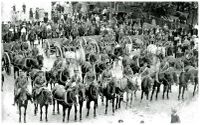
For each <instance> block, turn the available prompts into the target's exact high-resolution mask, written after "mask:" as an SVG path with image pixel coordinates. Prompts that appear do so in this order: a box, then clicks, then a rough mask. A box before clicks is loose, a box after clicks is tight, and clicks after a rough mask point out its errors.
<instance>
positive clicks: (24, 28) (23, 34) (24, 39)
mask: <svg viewBox="0 0 200 125" xmlns="http://www.w3.org/2000/svg"><path fill="white" fill-rule="evenodd" d="M26 33H27V32H26V25H25V24H23V25H22V29H21V39H22V41H23V42H25V41H26Z"/></svg>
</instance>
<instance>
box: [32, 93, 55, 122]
mask: <svg viewBox="0 0 200 125" xmlns="http://www.w3.org/2000/svg"><path fill="white" fill-rule="evenodd" d="M35 101H36V103H35V104H34V105H35V110H34V114H35V115H36V114H37V110H38V105H40V121H42V113H43V111H42V108H43V106H45V120H46V122H47V121H48V118H47V114H48V106H49V104H50V105H51V104H52V93H51V91H49V90H48V89H43V90H41V92H40V94H39V95H38V96H37V97H35Z"/></svg>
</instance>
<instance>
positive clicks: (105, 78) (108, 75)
mask: <svg viewBox="0 0 200 125" xmlns="http://www.w3.org/2000/svg"><path fill="white" fill-rule="evenodd" d="M107 65H108V66H107V69H106V70H104V71H103V73H102V75H101V78H100V83H101V84H102V87H103V88H105V87H106V86H107V83H109V82H110V81H111V80H112V72H111V71H110V69H111V65H110V64H107Z"/></svg>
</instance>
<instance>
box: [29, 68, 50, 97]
mask: <svg viewBox="0 0 200 125" xmlns="http://www.w3.org/2000/svg"><path fill="white" fill-rule="evenodd" d="M36 75H37V77H36V78H35V80H34V81H33V85H34V88H33V90H32V93H33V96H34V97H33V99H34V100H35V99H36V98H37V96H38V95H39V94H40V92H41V91H42V90H43V89H46V88H47V87H46V79H45V75H44V72H43V71H39V72H38V73H37V74H36Z"/></svg>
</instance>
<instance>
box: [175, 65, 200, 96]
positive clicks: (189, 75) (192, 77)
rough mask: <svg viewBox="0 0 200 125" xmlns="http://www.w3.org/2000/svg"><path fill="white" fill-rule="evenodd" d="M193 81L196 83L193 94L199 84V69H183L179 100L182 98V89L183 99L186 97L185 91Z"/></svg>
mask: <svg viewBox="0 0 200 125" xmlns="http://www.w3.org/2000/svg"><path fill="white" fill-rule="evenodd" d="M189 81H191V82H192V84H194V91H193V96H194V94H195V91H196V87H197V85H198V69H196V68H194V67H191V68H189V69H188V71H186V72H184V71H182V72H181V73H180V76H179V95H178V100H179V99H180V95H181V89H182V88H183V90H182V99H184V92H185V89H186V88H187V85H188V82H189Z"/></svg>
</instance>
